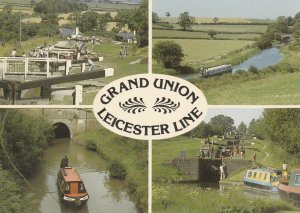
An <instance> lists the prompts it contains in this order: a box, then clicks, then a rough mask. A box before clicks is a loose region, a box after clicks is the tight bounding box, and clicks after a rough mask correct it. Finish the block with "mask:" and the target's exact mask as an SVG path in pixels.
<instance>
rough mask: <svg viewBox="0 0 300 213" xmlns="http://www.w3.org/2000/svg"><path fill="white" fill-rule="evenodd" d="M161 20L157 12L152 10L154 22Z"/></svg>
mask: <svg viewBox="0 0 300 213" xmlns="http://www.w3.org/2000/svg"><path fill="white" fill-rule="evenodd" d="M158 22H159V17H158V15H157V13H155V12H152V23H154V24H155V23H158Z"/></svg>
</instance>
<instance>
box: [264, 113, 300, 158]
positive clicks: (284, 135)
mask: <svg viewBox="0 0 300 213" xmlns="http://www.w3.org/2000/svg"><path fill="white" fill-rule="evenodd" d="M299 124H300V109H266V110H265V111H264V113H263V126H264V129H265V133H266V136H267V137H268V138H270V139H271V140H272V141H273V143H274V144H275V145H279V146H281V147H282V148H283V149H284V150H286V151H287V152H289V153H292V154H295V155H297V156H298V157H300V154H299V153H300V143H299V141H300V134H299V132H300V125H299Z"/></svg>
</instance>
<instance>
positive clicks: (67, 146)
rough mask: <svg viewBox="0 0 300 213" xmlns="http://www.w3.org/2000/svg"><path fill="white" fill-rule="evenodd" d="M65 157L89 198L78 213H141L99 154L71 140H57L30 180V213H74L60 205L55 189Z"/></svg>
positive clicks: (27, 197) (122, 183) (122, 184)
mask: <svg viewBox="0 0 300 213" xmlns="http://www.w3.org/2000/svg"><path fill="white" fill-rule="evenodd" d="M65 155H67V156H68V158H69V165H70V166H73V167H75V168H76V169H77V170H78V171H79V174H80V176H81V178H82V180H83V182H84V184H85V187H86V189H87V192H88V193H89V196H90V199H89V200H88V202H87V205H86V206H85V207H83V208H81V209H79V210H76V212H78V213H88V212H89V213H95V212H124V213H127V212H128V213H132V212H133V213H134V212H138V210H137V208H136V205H135V203H134V202H133V201H132V200H131V199H130V196H129V195H128V193H127V192H126V186H125V183H124V182H123V181H120V180H116V179H110V178H109V174H108V172H106V170H105V164H106V162H105V161H104V160H103V159H102V158H101V157H100V156H99V155H98V154H97V153H94V152H91V151H87V150H85V148H84V147H81V146H79V145H77V144H75V143H72V142H71V140H70V139H59V140H55V141H54V143H53V145H51V146H49V148H48V149H47V150H46V151H45V155H44V164H43V165H42V166H41V167H42V168H41V169H40V171H39V172H38V173H37V174H35V177H34V178H32V179H30V183H31V184H32V186H33V189H32V190H29V192H28V194H27V195H26V199H28V200H30V204H29V205H28V206H30V209H29V211H28V212H42V213H53V212H55V213H59V212H61V213H71V212H75V211H74V209H71V208H70V207H66V206H64V205H63V204H61V203H60V202H59V196H58V190H57V185H56V174H57V172H58V169H59V165H60V161H61V159H62V158H63V157H64V156H65Z"/></svg>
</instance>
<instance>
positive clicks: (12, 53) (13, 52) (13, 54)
mask: <svg viewBox="0 0 300 213" xmlns="http://www.w3.org/2000/svg"><path fill="white" fill-rule="evenodd" d="M16 54H17V50H16V48H14V49H13V51H12V52H11V57H16Z"/></svg>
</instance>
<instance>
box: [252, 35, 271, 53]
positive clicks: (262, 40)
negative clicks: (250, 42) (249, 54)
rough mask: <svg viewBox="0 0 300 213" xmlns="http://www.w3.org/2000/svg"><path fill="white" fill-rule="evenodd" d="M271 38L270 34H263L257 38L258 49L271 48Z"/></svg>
mask: <svg viewBox="0 0 300 213" xmlns="http://www.w3.org/2000/svg"><path fill="white" fill-rule="evenodd" d="M272 40H273V36H272V35H271V34H263V35H261V36H260V37H259V39H258V40H257V42H256V44H257V46H258V48H259V49H261V50H263V49H267V48H270V47H272Z"/></svg>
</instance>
